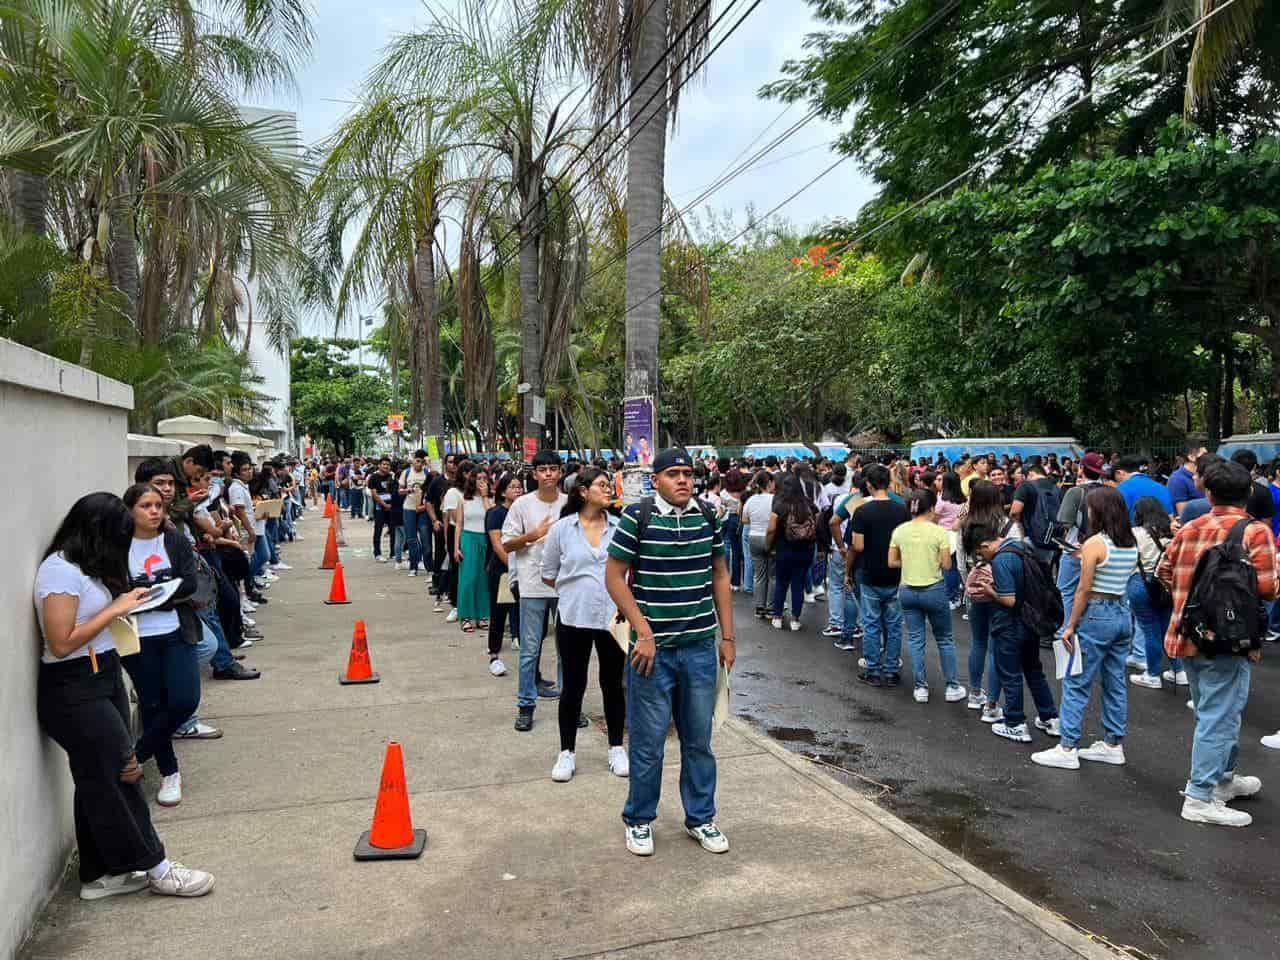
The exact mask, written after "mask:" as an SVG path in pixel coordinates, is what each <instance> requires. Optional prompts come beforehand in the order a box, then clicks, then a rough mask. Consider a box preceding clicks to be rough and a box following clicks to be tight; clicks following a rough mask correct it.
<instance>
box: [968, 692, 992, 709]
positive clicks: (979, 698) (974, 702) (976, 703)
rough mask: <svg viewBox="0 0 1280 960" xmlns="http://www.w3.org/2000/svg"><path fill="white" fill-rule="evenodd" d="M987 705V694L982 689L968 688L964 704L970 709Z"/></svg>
mask: <svg viewBox="0 0 1280 960" xmlns="http://www.w3.org/2000/svg"><path fill="white" fill-rule="evenodd" d="M986 705H987V695H986V693H985V692H984V691H982V690H970V691H969V702H968V703H966V704H965V706H966V707H968V708H969V709H970V710H981V709H982V708H983V707H985V706H986Z"/></svg>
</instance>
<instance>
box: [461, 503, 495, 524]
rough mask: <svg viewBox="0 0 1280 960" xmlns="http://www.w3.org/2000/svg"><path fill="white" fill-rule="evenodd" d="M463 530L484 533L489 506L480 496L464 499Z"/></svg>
mask: <svg viewBox="0 0 1280 960" xmlns="http://www.w3.org/2000/svg"><path fill="white" fill-rule="evenodd" d="M463 504H464V506H463V508H462V530H463V532H464V533H484V515H485V514H486V513H488V512H489V506H488V504H486V503H485V502H484V501H483V500H481V499H480V498H479V497H472V498H471V499H470V500H464V501H463Z"/></svg>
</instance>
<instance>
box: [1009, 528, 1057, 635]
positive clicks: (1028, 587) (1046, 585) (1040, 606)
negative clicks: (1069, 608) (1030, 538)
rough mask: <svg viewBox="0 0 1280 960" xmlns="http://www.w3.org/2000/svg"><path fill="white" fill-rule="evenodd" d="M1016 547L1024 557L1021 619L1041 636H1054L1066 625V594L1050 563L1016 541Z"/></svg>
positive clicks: (1020, 604) (1018, 611)
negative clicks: (1063, 597) (1060, 587)
mask: <svg viewBox="0 0 1280 960" xmlns="http://www.w3.org/2000/svg"><path fill="white" fill-rule="evenodd" d="M1012 549H1013V550H1014V552H1016V553H1017V554H1018V556H1020V557H1021V558H1022V571H1023V577H1022V584H1023V586H1022V594H1023V595H1022V597H1021V598H1020V599H1019V600H1018V604H1017V613H1018V618H1019V619H1020V620H1021V621H1022V623H1023V625H1024V626H1025V627H1026V628H1027V629H1028V630H1030V631H1031V633H1032V634H1033V635H1034V636H1036V637H1037V638H1039V639H1042V640H1043V639H1047V638H1049V637H1052V636H1053V635H1054V634H1055V633H1057V632H1058V630H1059V629H1060V628H1061V627H1062V619H1063V615H1062V594H1061V592H1059V590H1058V585H1057V584H1056V583H1055V582H1054V579H1053V575H1052V573H1051V571H1050V570H1049V564H1047V563H1045V562H1044V561H1043V560H1041V559H1040V557H1039V556H1037V555H1036V552H1035V550H1032V549H1028V548H1027V547H1026V546H1025V545H1024V544H1021V543H1018V542H1014V544H1013V547H1012Z"/></svg>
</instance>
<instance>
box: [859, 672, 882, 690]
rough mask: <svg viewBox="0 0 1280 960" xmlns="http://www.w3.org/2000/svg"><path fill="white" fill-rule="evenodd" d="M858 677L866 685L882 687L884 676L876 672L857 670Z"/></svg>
mask: <svg viewBox="0 0 1280 960" xmlns="http://www.w3.org/2000/svg"><path fill="white" fill-rule="evenodd" d="M858 679H859V680H861V681H862V682H863V683H865V684H866V685H867V686H868V687H883V686H884V678H883V677H882V676H880V674H878V673H871V672H869V671H867V670H859V671H858Z"/></svg>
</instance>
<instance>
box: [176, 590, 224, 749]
mask: <svg viewBox="0 0 1280 960" xmlns="http://www.w3.org/2000/svg"><path fill="white" fill-rule="evenodd" d="M207 612H208V611H206V610H198V611H196V616H197V617H199V618H200V642H199V643H197V644H196V669H199V668H200V667H201V666H202V665H203V664H206V663H210V662H211V661H212V660H213V659H215V658H216V657H217V656H218V650H219V649H220V648H226V645H227V641H226V640H224V639H221V638H222V625H221V624H219V623H218V618H217V617H216V616H213V617H208V618H206V616H205V614H206V613H207ZM227 659H228V660H230V659H231V651H230V649H228V650H227ZM198 706H199V704H197V707H198ZM199 721H200V714H199V713H194V712H193V713H192V714H191V716H189V717H187V719H186V720H185V721H184V722H183V723H182V724H180V725H179V727H178V729H177V730H176V731H175V732H176V733H183V732H185V731H187V730H192V729H194V728H195V725H196V724H197V723H198V722H199Z"/></svg>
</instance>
